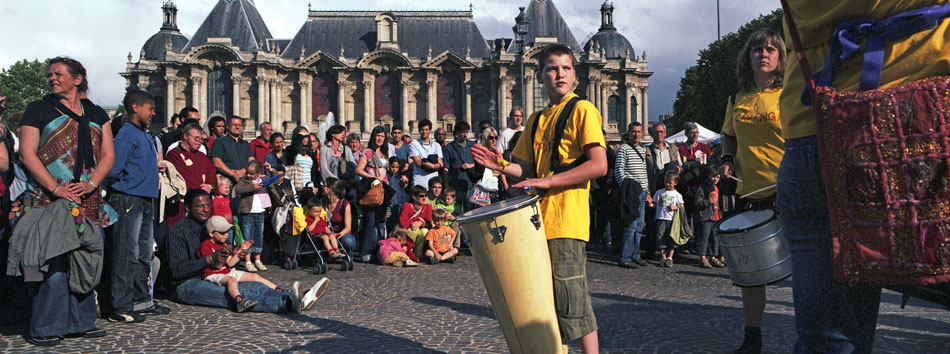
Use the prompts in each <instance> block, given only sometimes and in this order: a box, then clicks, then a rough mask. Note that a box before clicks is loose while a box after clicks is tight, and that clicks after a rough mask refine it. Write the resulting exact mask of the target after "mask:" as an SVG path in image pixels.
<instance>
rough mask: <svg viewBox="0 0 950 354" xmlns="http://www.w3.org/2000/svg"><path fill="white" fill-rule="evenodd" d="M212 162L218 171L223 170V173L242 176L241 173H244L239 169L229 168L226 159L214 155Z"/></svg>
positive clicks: (235, 176) (237, 176)
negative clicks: (225, 162)
mask: <svg viewBox="0 0 950 354" xmlns="http://www.w3.org/2000/svg"><path fill="white" fill-rule="evenodd" d="M211 164H213V165H214V168H216V169H218V171H219V172H221V174H223V175H225V176H231V177H234V178H241V175H243V174H238V172H239V170H232V169H230V168H228V165H225V164H224V160H221V159H220V158H217V157H212V158H211Z"/></svg>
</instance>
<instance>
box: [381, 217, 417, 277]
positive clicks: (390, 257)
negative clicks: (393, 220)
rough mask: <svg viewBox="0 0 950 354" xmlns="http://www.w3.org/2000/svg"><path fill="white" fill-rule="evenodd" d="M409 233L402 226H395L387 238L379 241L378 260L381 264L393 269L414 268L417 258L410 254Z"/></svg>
mask: <svg viewBox="0 0 950 354" xmlns="http://www.w3.org/2000/svg"><path fill="white" fill-rule="evenodd" d="M408 238H409V232H407V231H406V228H404V227H402V226H396V228H395V229H393V232H392V233H391V234H389V238H386V239H383V240H379V259H380V260H381V261H382V263H383V264H389V265H392V266H395V267H402V266H403V265H406V266H407V267H415V266H417V265H419V263H417V262H418V261H419V258H416V254H415V253H413V252H412V247H411V245H410V242H411V241H409V239H408Z"/></svg>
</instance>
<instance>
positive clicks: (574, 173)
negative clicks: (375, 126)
mask: <svg viewBox="0 0 950 354" xmlns="http://www.w3.org/2000/svg"><path fill="white" fill-rule="evenodd" d="M539 59H540V61H539V62H540V63H542V64H543V65H542V66H541V67H540V70H539V71H538V73H537V77H538V81H539V82H540V83H541V84H543V85H544V89H545V91H547V94H548V99H550V103H549V104H548V106H547V107H545V108H544V109H543V110H541V111H539V112H535V113H534V114H532V117H531V118H530V119H529V120H528V124H527V125H526V126H525V131H526V132H531V131H532V130H535V133H534V136H530V134H529V136H527V137H522V138H521V139H519V140H518V144H517V145H516V146H515V148H514V150H513V151H512V153H511V155H512V156H513V157H515V158H516V159H517V160H519V161H518V163H511V162H508V161H505V160H504V159H502V155H501V152H500V151H498V149H497V147H494V146H488V147H486V146H482V145H475V146H473V147H472V155H473V156H474V157H475V161H476V162H477V163H479V164H481V165H482V166H485V167H486V168H490V169H492V170H495V171H501V172H503V173H504V174H506V175H509V176H512V177H514V178H517V179H524V180H523V181H521V182H520V183H517V184H515V185H513V186H512V187H513V188H522V187H533V188H536V189H539V190H544V194H543V197H542V198H541V200H540V205H541V214H542V215H543V216H544V218H543V219H544V229H545V232H546V233H547V235H546V238H547V240H548V249H549V250H550V253H551V268H552V270H553V271H554V289H555V291H554V293H555V294H556V295H555V297H554V301H555V304H556V306H555V307H556V308H557V309H559V310H558V314H557V316H558V325H559V326H560V330H561V336H562V338H563V339H564V340H578V344H579V345H580V347H581V351H582V352H583V353H597V352H598V343H597V323H596V319H595V318H594V310H593V307H592V306H591V302H590V294H589V293H588V291H587V268H586V264H587V254H586V251H585V246H586V244H587V241H588V239H589V238H590V233H589V228H590V216H589V215H590V213H589V208H590V204H589V199H588V198H589V196H590V180H591V179H593V178H597V177H600V176H603V175H604V174H606V173H607V150H606V143H605V141H604V134H603V130H602V129H601V122H602V117H601V116H600V112H598V111H597V109H596V108H594V105H593V104H591V103H590V102H588V101H584V100H580V101H578V102H577V104H576V106H574V110H573V112H571V114H570V118H569V119H568V121H567V124H566V125H565V128H564V130H563V136H562V137H561V139H560V141H557V142H552V140H553V139H554V136H555V129H554V127H555V123H556V121H557V118H558V115H560V113H561V110H563V109H564V107H565V106H566V105H567V104H568V102H569V101H570V100H571V99H572V98H574V97H577V95H575V94H574V92H573V91H574V88H575V87H576V85H577V81H576V78H575V72H574V55H573V53H572V52H571V50H570V49H569V48H568V47H566V46H564V45H561V44H555V45H551V46H549V47H547V48H545V50H544V51H543V52H542V53H541V55H540V57H539ZM535 125H536V126H537V128H536V129H535V128H533V127H534V126H535ZM552 143H555V144H557V153H558V154H559V155H560V157H561V159H560V161H561V166H565V165H567V164H571V163H572V162H574V161H576V160H577V159H579V158H581V157H586V161H584V162H583V163H581V164H580V165H578V166H577V167H575V168H572V169H570V170H567V171H564V172H561V173H557V174H554V173H552V170H553V169H554V167H559V166H550V161H551V153H552V150H553V149H552V146H551V144H552ZM562 309H570V314H568V313H564V312H562Z"/></svg>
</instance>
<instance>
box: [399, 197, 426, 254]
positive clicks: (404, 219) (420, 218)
mask: <svg viewBox="0 0 950 354" xmlns="http://www.w3.org/2000/svg"><path fill="white" fill-rule="evenodd" d="M409 191H410V192H411V193H410V194H409V196H410V198H412V199H410V200H411V201H410V202H406V204H403V205H402V212H401V213H400V214H399V224H400V225H402V227H404V228H406V229H407V230H408V232H409V239H410V240H412V242H415V244H416V245H415V247H414V248H413V249H412V251H413V252H415V253H416V254H417V255H419V254H422V252H423V251H425V247H426V243H425V239H426V235H427V234H428V233H429V229H428V228H429V227H430V226H432V206H430V205H429V204H427V203H426V189H425V188H423V187H422V186H412V188H411V189H410V190H409Z"/></svg>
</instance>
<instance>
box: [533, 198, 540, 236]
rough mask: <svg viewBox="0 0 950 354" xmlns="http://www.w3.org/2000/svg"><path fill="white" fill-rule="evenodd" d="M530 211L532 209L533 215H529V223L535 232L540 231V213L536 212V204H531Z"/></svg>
mask: <svg viewBox="0 0 950 354" xmlns="http://www.w3.org/2000/svg"><path fill="white" fill-rule="evenodd" d="M531 209H534V215H531V223H532V224H534V229H535V230H541V213H540V212H538V203H534V204H531Z"/></svg>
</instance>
